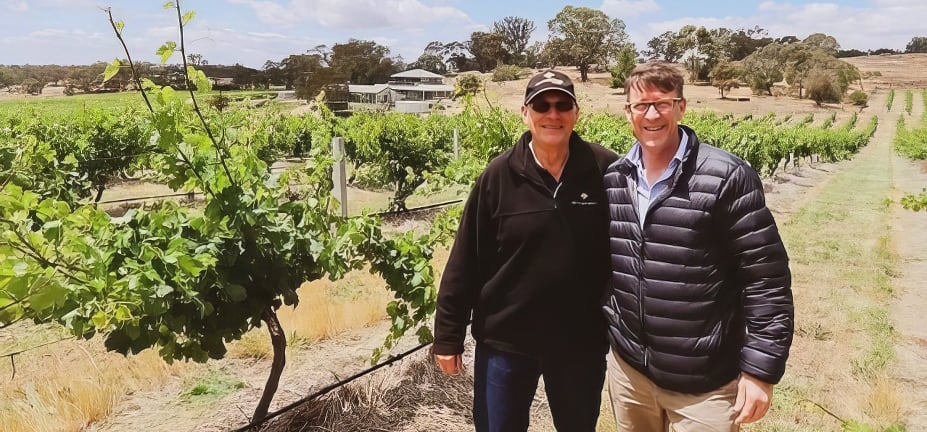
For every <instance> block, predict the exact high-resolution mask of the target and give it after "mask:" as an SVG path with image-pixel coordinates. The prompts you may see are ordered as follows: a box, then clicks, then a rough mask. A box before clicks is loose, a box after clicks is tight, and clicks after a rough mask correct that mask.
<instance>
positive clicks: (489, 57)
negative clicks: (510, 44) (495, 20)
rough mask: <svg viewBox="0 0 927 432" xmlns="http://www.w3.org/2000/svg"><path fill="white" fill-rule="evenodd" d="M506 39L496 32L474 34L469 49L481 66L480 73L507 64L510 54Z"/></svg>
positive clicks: (471, 36)
mask: <svg viewBox="0 0 927 432" xmlns="http://www.w3.org/2000/svg"><path fill="white" fill-rule="evenodd" d="M504 43H505V38H504V37H503V36H502V35H501V34H499V33H495V32H491V33H487V32H473V34H471V35H470V42H469V44H468V45H467V48H468V49H469V50H470V54H472V55H473V58H474V59H475V60H476V63H477V64H478V65H479V69H480V72H488V71H490V70H493V69H495V68H496V66H498V65H500V64H505V63H506V60H508V57H509V53H508V51H506V49H505V46H504V45H503V44H504Z"/></svg>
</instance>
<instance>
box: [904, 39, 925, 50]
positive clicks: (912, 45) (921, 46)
mask: <svg viewBox="0 0 927 432" xmlns="http://www.w3.org/2000/svg"><path fill="white" fill-rule="evenodd" d="M904 52H906V53H927V37H924V36H915V37H913V38H911V42H908V44H907V45H906V46H905V47H904Z"/></svg>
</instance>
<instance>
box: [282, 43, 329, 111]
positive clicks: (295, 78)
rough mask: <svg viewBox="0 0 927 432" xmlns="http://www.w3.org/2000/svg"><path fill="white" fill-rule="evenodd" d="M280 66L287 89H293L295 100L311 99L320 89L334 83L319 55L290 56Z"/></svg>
mask: <svg viewBox="0 0 927 432" xmlns="http://www.w3.org/2000/svg"><path fill="white" fill-rule="evenodd" d="M281 64H282V65H283V67H282V68H281V69H282V73H283V75H284V76H285V77H286V83H287V84H286V85H287V88H295V89H296V97H297V98H300V99H307V100H308V99H312V98H314V97H315V96H316V95H317V94H319V90H321V89H322V87H324V86H326V85H328V84H331V83H333V82H335V77H334V74H333V73H332V70H331V69H330V68H328V67H327V65H326V64H325V63H324V60H323V56H321V55H319V54H292V55H290V56H289V57H287V58H285V59H283V61H282V62H281Z"/></svg>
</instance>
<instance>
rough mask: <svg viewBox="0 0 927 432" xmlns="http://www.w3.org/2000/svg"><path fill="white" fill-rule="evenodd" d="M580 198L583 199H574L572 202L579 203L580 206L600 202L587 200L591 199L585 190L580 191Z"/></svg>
mask: <svg viewBox="0 0 927 432" xmlns="http://www.w3.org/2000/svg"><path fill="white" fill-rule="evenodd" d="M579 199H580V200H582V201H572V202H571V203H570V204H573V205H579V206H593V205H598V204H599V203H598V202H596V201H586V200H587V199H589V194H587V193H585V192H580V194H579Z"/></svg>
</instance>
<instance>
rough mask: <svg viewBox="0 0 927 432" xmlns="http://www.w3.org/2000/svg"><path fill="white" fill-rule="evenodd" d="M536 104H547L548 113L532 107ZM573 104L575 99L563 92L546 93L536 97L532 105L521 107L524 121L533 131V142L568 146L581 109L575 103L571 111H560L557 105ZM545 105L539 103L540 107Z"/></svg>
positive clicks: (552, 91)
mask: <svg viewBox="0 0 927 432" xmlns="http://www.w3.org/2000/svg"><path fill="white" fill-rule="evenodd" d="M536 102H546V103H547V108H548V109H547V111H546V112H543V113H539V112H537V111H535V108H533V107H532V106H533V105H534V104H535V103H536ZM558 102H560V103H561V105H562V103H563V102H569V103H573V102H574V101H573V98H571V97H570V96H569V95H567V94H566V93H564V92H561V91H555V90H551V91H546V92H544V93H541V94H539V95H537V96H535V97H534V99H532V100H531V103H530V104H528V105H524V106H522V107H521V118H522V121H524V122H525V124H526V125H528V129H529V130H530V131H531V140H532V141H534V143H535V145H564V146H565V145H568V144H569V142H570V134H572V133H573V126H575V125H576V120H577V119H578V118H579V107H578V106H576V104H575V103H573V108H572V109H570V110H569V111H559V110H558V109H557V107H556V105H557V103H558ZM540 105H544V104H543V103H539V104H538V106H540Z"/></svg>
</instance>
